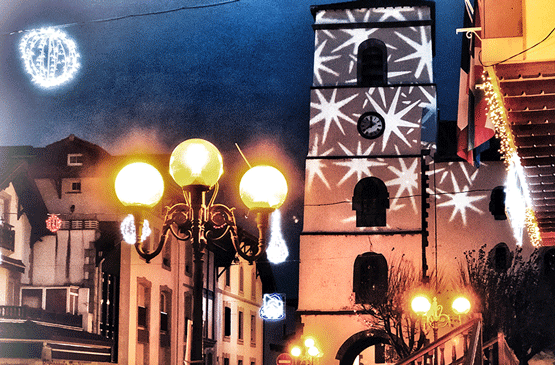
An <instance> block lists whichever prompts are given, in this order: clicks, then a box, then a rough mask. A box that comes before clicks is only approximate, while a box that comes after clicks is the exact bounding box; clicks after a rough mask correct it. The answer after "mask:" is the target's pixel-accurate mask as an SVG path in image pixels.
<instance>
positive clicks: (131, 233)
mask: <svg viewBox="0 0 555 365" xmlns="http://www.w3.org/2000/svg"><path fill="white" fill-rule="evenodd" d="M120 231H121V235H122V236H123V240H124V241H125V242H127V243H129V244H130V245H134V244H135V242H137V233H136V231H135V218H134V217H133V214H128V215H127V217H125V218H124V219H123V221H122V222H121V225H120ZM150 233H151V230H150V224H149V223H148V220H146V219H145V220H144V222H143V229H142V232H141V242H144V240H146V239H147V238H148V236H150Z"/></svg>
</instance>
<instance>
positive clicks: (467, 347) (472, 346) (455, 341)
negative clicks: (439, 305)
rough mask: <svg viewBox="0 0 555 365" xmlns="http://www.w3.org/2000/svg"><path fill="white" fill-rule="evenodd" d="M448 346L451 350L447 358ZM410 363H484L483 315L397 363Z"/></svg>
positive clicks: (453, 364) (405, 364)
mask: <svg viewBox="0 0 555 365" xmlns="http://www.w3.org/2000/svg"><path fill="white" fill-rule="evenodd" d="M446 348H448V349H449V348H450V352H451V356H449V355H447V359H446V355H445V349H446ZM438 350H439V351H438ZM458 354H460V356H459V355H458ZM409 364H411V365H414V364H418V365H431V364H434V365H459V364H463V365H482V317H481V316H476V317H475V318H472V319H471V320H470V321H468V322H466V323H464V324H462V325H460V326H459V327H457V328H455V329H454V330H452V331H451V332H449V333H447V334H445V335H444V336H442V337H440V338H438V339H437V341H434V342H433V343H431V344H429V345H428V346H426V347H424V348H423V349H421V350H420V351H418V352H415V353H414V354H412V355H411V356H409V357H407V358H406V359H403V360H402V361H400V362H398V363H397V364H396V365H409Z"/></svg>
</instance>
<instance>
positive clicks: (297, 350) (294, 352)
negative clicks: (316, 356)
mask: <svg viewBox="0 0 555 365" xmlns="http://www.w3.org/2000/svg"><path fill="white" fill-rule="evenodd" d="M302 352H303V350H301V348H300V347H299V346H295V347H293V348H292V349H291V355H292V356H294V357H299V356H301V354H302Z"/></svg>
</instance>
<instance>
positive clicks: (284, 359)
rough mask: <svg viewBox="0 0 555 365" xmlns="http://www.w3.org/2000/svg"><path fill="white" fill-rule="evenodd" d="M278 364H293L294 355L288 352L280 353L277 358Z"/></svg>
mask: <svg viewBox="0 0 555 365" xmlns="http://www.w3.org/2000/svg"><path fill="white" fill-rule="evenodd" d="M276 365H293V357H292V356H291V355H289V354H288V353H287V352H284V353H282V354H279V356H278V357H277V359H276Z"/></svg>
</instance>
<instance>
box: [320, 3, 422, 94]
mask: <svg viewBox="0 0 555 365" xmlns="http://www.w3.org/2000/svg"><path fill="white" fill-rule="evenodd" d="M430 19H431V15H430V14H429V10H427V9H425V8H421V7H418V6H416V7H387V8H370V9H360V10H357V11H346V12H344V13H342V12H334V11H322V12H320V13H318V14H317V17H316V24H317V25H325V24H332V23H334V24H337V23H340V24H348V23H354V24H356V23H373V22H376V23H387V22H404V21H413V22H422V25H415V26H412V27H408V28H406V30H404V31H402V32H401V31H395V32H392V31H391V28H389V27H387V26H386V27H380V28H369V29H364V28H360V27H348V26H346V27H344V28H340V29H325V27H322V29H319V28H317V29H316V33H315V42H316V43H315V50H316V51H315V53H314V85H315V86H332V85H337V84H338V83H339V84H353V85H356V83H357V74H356V72H357V71H356V69H357V68H356V67H355V66H356V64H357V52H358V46H359V45H360V44H361V43H362V42H364V41H365V40H367V39H369V38H377V39H380V40H383V41H384V42H385V44H386V47H387V58H388V78H389V79H391V80H393V81H394V82H396V83H402V82H414V81H418V82H422V83H431V82H433V73H432V32H431V26H429V25H426V23H425V22H426V21H428V20H430ZM392 35H393V36H392Z"/></svg>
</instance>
